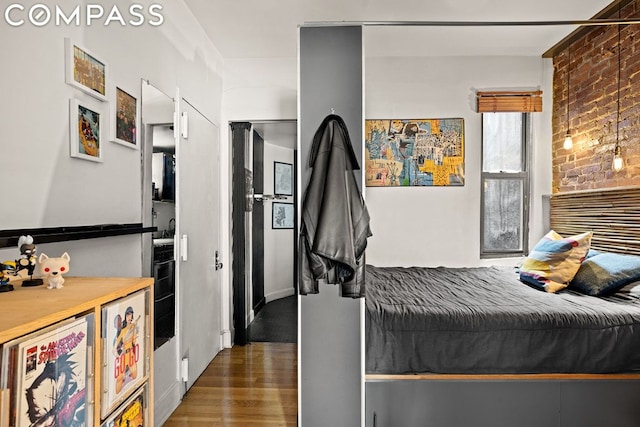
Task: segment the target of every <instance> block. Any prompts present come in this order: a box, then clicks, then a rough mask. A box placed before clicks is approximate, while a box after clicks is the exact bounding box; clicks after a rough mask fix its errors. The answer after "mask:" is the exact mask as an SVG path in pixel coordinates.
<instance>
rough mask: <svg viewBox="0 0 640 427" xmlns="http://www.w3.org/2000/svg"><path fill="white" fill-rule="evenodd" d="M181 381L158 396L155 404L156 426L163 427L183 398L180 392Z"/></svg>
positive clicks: (154, 416) (154, 418) (154, 417)
mask: <svg viewBox="0 0 640 427" xmlns="http://www.w3.org/2000/svg"><path fill="white" fill-rule="evenodd" d="M180 386H181V383H179V382H176V383H174V384H173V385H172V386H171V387H169V389H167V391H165V392H164V393H162V396H160V397H156V399H155V402H154V404H153V408H154V412H153V424H154V426H155V427H161V426H162V425H163V424H164V423H165V422H166V421H167V420H168V419H169V417H170V416H171V414H173V411H175V410H176V409H177V408H178V406H179V405H180V401H181V400H182V396H181V392H180Z"/></svg>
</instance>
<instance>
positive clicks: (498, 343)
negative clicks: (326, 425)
mask: <svg viewBox="0 0 640 427" xmlns="http://www.w3.org/2000/svg"><path fill="white" fill-rule="evenodd" d="M366 274H367V295H366V320H365V322H366V371H367V373H385V374H404V373H426V372H432V373H461V374H482V373H611V372H627V371H630V370H635V369H640V303H639V302H638V298H637V297H633V296H629V295H626V296H625V295H623V294H621V295H620V296H613V297H608V298H597V297H591V296H586V295H581V294H578V293H575V292H571V291H562V292H560V293H558V294H549V293H545V292H541V291H539V290H536V289H533V288H531V287H529V286H527V285H525V284H524V283H522V282H520V280H519V279H518V275H517V274H516V273H515V270H514V269H513V268H508V267H479V268H444V267H438V268H420V267H411V268H402V267H384V268H382V267H374V266H367V270H366Z"/></svg>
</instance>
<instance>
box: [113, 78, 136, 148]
mask: <svg viewBox="0 0 640 427" xmlns="http://www.w3.org/2000/svg"><path fill="white" fill-rule="evenodd" d="M112 104H113V111H112V112H111V140H112V141H113V142H117V143H118V144H122V145H124V146H126V147H129V148H133V149H137V148H138V147H139V144H138V132H139V129H140V100H139V98H136V97H135V96H133V95H131V92H127V91H125V90H124V89H121V88H120V87H118V86H116V87H115V90H114V102H113V103H112Z"/></svg>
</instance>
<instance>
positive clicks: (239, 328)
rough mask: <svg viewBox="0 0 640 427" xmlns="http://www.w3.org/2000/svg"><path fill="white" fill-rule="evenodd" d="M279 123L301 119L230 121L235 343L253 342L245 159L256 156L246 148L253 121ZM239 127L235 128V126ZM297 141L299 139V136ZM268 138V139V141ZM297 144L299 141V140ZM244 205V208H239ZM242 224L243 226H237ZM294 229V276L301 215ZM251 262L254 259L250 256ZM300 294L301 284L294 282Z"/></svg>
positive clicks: (231, 235) (295, 170) (296, 266)
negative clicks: (247, 321)
mask: <svg viewBox="0 0 640 427" xmlns="http://www.w3.org/2000/svg"><path fill="white" fill-rule="evenodd" d="M278 123H297V119H281V120H233V121H229V141H230V144H231V149H230V155H231V194H232V197H231V224H230V228H231V233H230V240H231V248H232V250H231V253H232V257H233V260H232V268H231V276H232V277H231V288H232V292H233V307H232V309H233V316H232V320H233V336H232V345H246V344H248V343H249V336H248V331H247V328H248V326H249V325H248V324H247V325H245V322H246V319H247V315H248V313H247V309H246V307H247V295H248V292H247V288H246V283H247V280H246V275H247V274H248V271H247V259H246V257H245V243H246V242H247V241H248V240H249V239H250V238H251V236H249V237H247V236H246V232H245V228H244V218H245V214H246V203H247V185H246V181H245V159H249V158H251V157H252V153H248V152H247V151H246V147H247V144H246V142H247V141H248V140H249V139H251V138H252V132H253V125H257V124H278ZM234 127H235V129H234ZM296 141H297V139H296ZM267 142H268V141H267ZM296 145H297V143H296ZM293 150H294V162H293V163H294V164H293V176H294V182H295V180H296V179H297V178H296V177H297V161H296V159H297V154H296V152H297V147H296V146H294V147H293ZM293 191H294V194H293V200H294V201H296V200H297V199H298V197H297V192H298V188H297V185H295V184H294V186H293ZM237 207H242V209H237ZM235 224H240V226H235ZM294 230H295V232H294V233H293V248H294V260H293V267H294V272H293V276H294V278H296V277H297V274H298V273H297V272H298V247H297V240H298V238H297V236H298V232H297V230H298V218H297V215H295V216H294ZM249 262H250V260H249ZM293 286H294V288H295V289H296V291H295V294H297V286H296V284H295V283H294V284H293Z"/></svg>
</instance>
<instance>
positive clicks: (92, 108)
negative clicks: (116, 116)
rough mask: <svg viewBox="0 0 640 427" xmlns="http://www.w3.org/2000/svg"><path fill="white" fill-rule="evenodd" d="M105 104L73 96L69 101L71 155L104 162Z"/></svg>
mask: <svg viewBox="0 0 640 427" xmlns="http://www.w3.org/2000/svg"><path fill="white" fill-rule="evenodd" d="M105 110H106V109H105V108H104V104H102V103H100V102H97V101H94V100H86V101H81V100H79V99H75V98H72V99H71V100H70V101H69V145H70V151H71V157H77V158H79V159H84V160H91V161H92V162H102V150H103V147H102V141H103V134H104V132H105V131H106V126H107V123H108V121H107V116H106V111H105Z"/></svg>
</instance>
